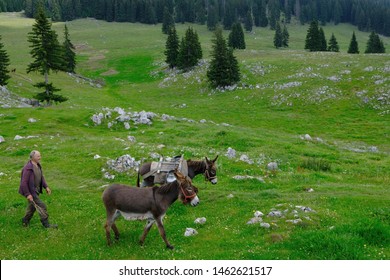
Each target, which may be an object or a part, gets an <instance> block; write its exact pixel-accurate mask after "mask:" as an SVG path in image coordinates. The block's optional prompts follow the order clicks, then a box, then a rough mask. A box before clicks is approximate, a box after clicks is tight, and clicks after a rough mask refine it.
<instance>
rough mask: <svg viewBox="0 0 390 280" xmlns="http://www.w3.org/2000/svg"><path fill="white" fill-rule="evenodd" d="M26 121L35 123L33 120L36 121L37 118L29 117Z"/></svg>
mask: <svg viewBox="0 0 390 280" xmlns="http://www.w3.org/2000/svg"><path fill="white" fill-rule="evenodd" d="M28 122H29V123H35V122H37V120H36V119H34V118H29V119H28Z"/></svg>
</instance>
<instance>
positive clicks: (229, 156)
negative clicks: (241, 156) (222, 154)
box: [226, 147, 236, 159]
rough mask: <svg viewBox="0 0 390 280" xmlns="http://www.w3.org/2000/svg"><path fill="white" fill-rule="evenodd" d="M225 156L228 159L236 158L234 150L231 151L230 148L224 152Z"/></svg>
mask: <svg viewBox="0 0 390 280" xmlns="http://www.w3.org/2000/svg"><path fill="white" fill-rule="evenodd" d="M226 156H227V157H228V158H230V159H231V158H235V157H236V150H234V149H232V148H230V147H229V148H228V150H227V152H226Z"/></svg>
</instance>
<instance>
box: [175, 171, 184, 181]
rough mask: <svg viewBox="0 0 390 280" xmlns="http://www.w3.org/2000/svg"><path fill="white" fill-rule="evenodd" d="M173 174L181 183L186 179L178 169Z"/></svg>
mask: <svg viewBox="0 0 390 280" xmlns="http://www.w3.org/2000/svg"><path fill="white" fill-rule="evenodd" d="M173 174H174V175H175V177H176V179H178V180H179V181H182V180H183V179H185V177H186V176H184V175H183V174H182V173H181V172H180V171H179V170H178V169H177V168H176V169H175V171H174V172H173Z"/></svg>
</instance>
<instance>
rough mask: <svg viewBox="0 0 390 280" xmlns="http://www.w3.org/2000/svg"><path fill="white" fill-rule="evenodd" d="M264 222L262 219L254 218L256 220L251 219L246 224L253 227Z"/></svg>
mask: <svg viewBox="0 0 390 280" xmlns="http://www.w3.org/2000/svg"><path fill="white" fill-rule="evenodd" d="M262 221H263V219H262V218H261V217H254V218H251V219H250V220H249V221H248V222H247V223H246V224H247V225H253V224H257V223H261V222H262Z"/></svg>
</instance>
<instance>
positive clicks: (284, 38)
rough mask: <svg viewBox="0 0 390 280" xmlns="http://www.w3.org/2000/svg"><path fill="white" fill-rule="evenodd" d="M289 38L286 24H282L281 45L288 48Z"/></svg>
mask: <svg viewBox="0 0 390 280" xmlns="http://www.w3.org/2000/svg"><path fill="white" fill-rule="evenodd" d="M289 40H290V34H289V33H288V30H287V26H286V25H284V27H283V31H282V46H283V47H285V48H288V42H289Z"/></svg>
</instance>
